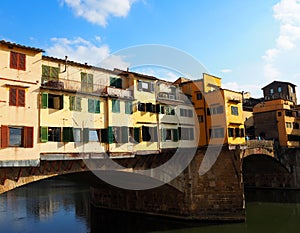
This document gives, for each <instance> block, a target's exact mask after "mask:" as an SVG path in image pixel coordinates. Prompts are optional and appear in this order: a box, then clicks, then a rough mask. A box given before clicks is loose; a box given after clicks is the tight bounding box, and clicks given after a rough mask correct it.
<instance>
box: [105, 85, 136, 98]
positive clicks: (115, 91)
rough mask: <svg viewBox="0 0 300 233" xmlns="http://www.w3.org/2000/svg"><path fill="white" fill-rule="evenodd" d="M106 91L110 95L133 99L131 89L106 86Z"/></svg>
mask: <svg viewBox="0 0 300 233" xmlns="http://www.w3.org/2000/svg"><path fill="white" fill-rule="evenodd" d="M105 92H106V93H107V95H108V96H111V97H118V98H122V99H133V96H132V91H131V90H124V89H119V88H115V87H106V88H105Z"/></svg>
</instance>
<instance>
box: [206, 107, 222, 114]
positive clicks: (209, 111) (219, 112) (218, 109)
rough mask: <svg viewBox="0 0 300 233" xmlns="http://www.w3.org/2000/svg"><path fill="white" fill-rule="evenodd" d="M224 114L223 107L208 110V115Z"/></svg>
mask: <svg viewBox="0 0 300 233" xmlns="http://www.w3.org/2000/svg"><path fill="white" fill-rule="evenodd" d="M223 112H224V108H223V106H216V107H210V108H208V109H207V115H208V116H210V115H216V114H222V113H223Z"/></svg>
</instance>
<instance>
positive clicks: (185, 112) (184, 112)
mask: <svg viewBox="0 0 300 233" xmlns="http://www.w3.org/2000/svg"><path fill="white" fill-rule="evenodd" d="M180 116H182V117H193V111H192V110H191V109H183V108H181V109H180Z"/></svg>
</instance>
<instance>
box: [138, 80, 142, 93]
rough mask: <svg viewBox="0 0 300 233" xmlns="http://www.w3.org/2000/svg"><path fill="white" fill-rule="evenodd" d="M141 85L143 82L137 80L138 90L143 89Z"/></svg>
mask: <svg viewBox="0 0 300 233" xmlns="http://www.w3.org/2000/svg"><path fill="white" fill-rule="evenodd" d="M142 85H143V82H142V81H138V90H139V91H140V90H142V89H143V87H142Z"/></svg>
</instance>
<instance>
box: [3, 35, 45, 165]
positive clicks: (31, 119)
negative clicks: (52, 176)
mask: <svg viewBox="0 0 300 233" xmlns="http://www.w3.org/2000/svg"><path fill="white" fill-rule="evenodd" d="M42 52H43V50H41V49H38V48H31V47H27V46H23V45H19V44H15V43H10V42H6V41H3V40H1V41H0V109H1V111H0V125H1V133H0V142H1V146H0V157H1V160H0V166H37V165H38V164H39V159H40V153H39V152H40V151H39V147H38V145H37V143H38V135H39V133H38V132H39V131H38V130H39V121H38V105H37V99H38V93H39V85H40V74H41V59H42Z"/></svg>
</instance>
